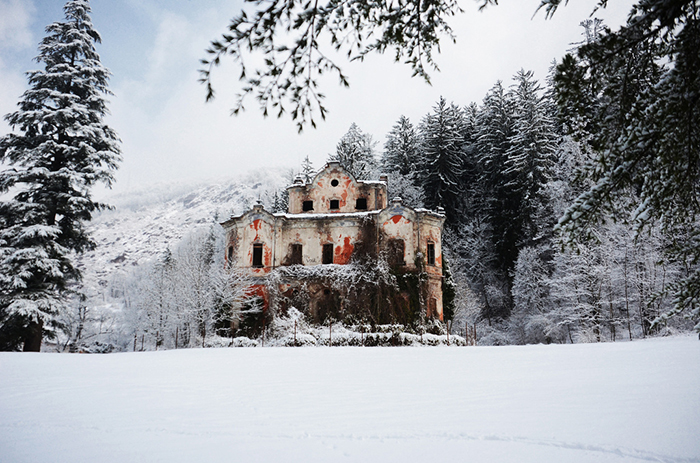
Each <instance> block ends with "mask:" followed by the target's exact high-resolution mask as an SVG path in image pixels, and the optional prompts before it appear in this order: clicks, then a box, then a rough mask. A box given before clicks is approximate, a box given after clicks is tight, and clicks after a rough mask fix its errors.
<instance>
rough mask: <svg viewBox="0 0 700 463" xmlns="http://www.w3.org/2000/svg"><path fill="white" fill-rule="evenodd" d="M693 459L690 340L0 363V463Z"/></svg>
mask: <svg viewBox="0 0 700 463" xmlns="http://www.w3.org/2000/svg"><path fill="white" fill-rule="evenodd" d="M337 461H348V462H373V461H376V462H383V463H384V462H433V461H465V462H490V463H491V462H538V463H542V462H558V463H559V462H638V461H654V462H700V342H698V339H697V337H695V336H685V337H672V338H663V339H651V340H645V341H635V342H625V343H602V344H581V345H564V346H561V345H556V346H542V345H539V346H524V347H515V346H514V347H433V348H430V347H415V348H352V347H347V348H328V347H316V348H247V349H246V348H239V349H236V348H232V349H194V350H179V351H166V352H146V353H122V354H108V355H81V354H73V355H71V354H46V353H43V354H22V353H0V462H2V463H9V462H12V463H19V462H32V463H36V462H57V463H58V462H71V463H80V462H101V463H107V462H120V463H124V462H149V463H154V462H169V463H173V462H337Z"/></svg>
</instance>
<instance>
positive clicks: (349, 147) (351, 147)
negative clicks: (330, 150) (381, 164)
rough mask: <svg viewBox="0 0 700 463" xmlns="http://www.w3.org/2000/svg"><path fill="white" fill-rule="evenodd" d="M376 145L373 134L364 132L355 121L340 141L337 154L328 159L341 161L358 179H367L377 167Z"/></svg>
mask: <svg viewBox="0 0 700 463" xmlns="http://www.w3.org/2000/svg"><path fill="white" fill-rule="evenodd" d="M375 145H376V143H375V142H374V141H372V136H371V135H369V134H365V133H362V130H360V128H359V127H358V126H357V124H355V123H353V124H352V125H351V126H350V128H349V129H348V132H347V133H346V134H345V135H343V137H342V138H341V139H340V141H339V142H338V145H337V147H336V152H335V154H334V155H331V156H329V157H328V160H329V161H338V162H340V165H341V166H342V167H343V168H344V169H345V170H347V171H348V172H350V173H351V174H352V175H353V176H354V177H355V178H356V179H357V180H367V179H368V178H370V176H371V175H372V174H373V173H374V170H375V168H376V162H377V161H376V159H375V156H374V147H375Z"/></svg>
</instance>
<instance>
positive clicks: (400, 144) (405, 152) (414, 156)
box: [381, 116, 420, 176]
mask: <svg viewBox="0 0 700 463" xmlns="http://www.w3.org/2000/svg"><path fill="white" fill-rule="evenodd" d="M419 154H420V138H419V137H418V134H417V133H416V130H415V129H414V128H413V124H411V121H410V120H409V119H408V118H407V117H406V116H401V117H400V118H399V120H398V121H397V122H396V124H395V125H394V126H393V127H392V128H391V132H389V135H387V136H386V143H385V144H384V153H383V154H382V163H381V164H382V169H383V170H384V172H387V173H395V172H398V173H400V174H401V175H404V176H406V175H410V174H413V173H414V172H415V171H416V169H417V167H418V162H419Z"/></svg>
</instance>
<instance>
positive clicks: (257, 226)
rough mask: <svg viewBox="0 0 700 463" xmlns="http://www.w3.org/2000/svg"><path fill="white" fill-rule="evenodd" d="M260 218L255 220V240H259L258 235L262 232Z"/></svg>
mask: <svg viewBox="0 0 700 463" xmlns="http://www.w3.org/2000/svg"><path fill="white" fill-rule="evenodd" d="M260 222H261V220H260V219H255V220H253V225H252V226H253V230H255V238H253V240H255V241H258V240H259V239H260V237H259V236H258V235H259V234H260Z"/></svg>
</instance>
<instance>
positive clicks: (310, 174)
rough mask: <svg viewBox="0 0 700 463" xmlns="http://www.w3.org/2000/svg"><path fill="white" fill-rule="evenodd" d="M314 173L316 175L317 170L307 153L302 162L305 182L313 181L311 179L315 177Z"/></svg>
mask: <svg viewBox="0 0 700 463" xmlns="http://www.w3.org/2000/svg"><path fill="white" fill-rule="evenodd" d="M314 175H316V171H315V170H314V166H313V164H312V163H311V160H310V159H309V156H308V155H307V156H306V157H305V158H304V161H302V163H301V176H302V177H303V178H304V182H305V183H311V181H312V180H313V179H314Z"/></svg>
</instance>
